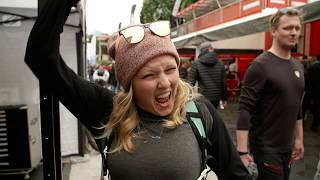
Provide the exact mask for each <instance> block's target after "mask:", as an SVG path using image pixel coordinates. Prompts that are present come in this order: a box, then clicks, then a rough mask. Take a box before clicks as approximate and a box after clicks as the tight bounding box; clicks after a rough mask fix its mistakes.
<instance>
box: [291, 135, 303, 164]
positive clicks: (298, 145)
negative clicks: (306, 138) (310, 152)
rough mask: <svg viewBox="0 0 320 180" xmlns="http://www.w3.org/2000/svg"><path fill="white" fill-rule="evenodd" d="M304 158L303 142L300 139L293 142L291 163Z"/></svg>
mask: <svg viewBox="0 0 320 180" xmlns="http://www.w3.org/2000/svg"><path fill="white" fill-rule="evenodd" d="M303 156H304V145H303V141H302V140H300V139H296V140H295V144H294V149H293V152H292V155H291V163H293V162H295V161H297V160H299V159H302V158H303Z"/></svg>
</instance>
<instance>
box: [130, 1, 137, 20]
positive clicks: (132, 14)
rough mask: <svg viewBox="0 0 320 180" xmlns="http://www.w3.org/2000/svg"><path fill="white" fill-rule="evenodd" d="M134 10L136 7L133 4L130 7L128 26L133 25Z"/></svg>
mask: <svg viewBox="0 0 320 180" xmlns="http://www.w3.org/2000/svg"><path fill="white" fill-rule="evenodd" d="M135 10H136V5H135V4H133V5H132V7H131V15H130V24H134V11H135Z"/></svg>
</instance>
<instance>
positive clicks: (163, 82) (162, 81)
mask: <svg viewBox="0 0 320 180" xmlns="http://www.w3.org/2000/svg"><path fill="white" fill-rule="evenodd" d="M167 87H170V81H169V77H168V76H167V75H165V74H162V75H160V77H159V81H158V88H167Z"/></svg>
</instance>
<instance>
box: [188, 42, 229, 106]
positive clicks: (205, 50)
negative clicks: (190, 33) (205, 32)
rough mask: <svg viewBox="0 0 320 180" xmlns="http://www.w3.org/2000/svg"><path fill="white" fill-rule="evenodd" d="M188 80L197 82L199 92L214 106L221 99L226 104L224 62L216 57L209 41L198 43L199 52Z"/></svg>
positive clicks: (192, 82)
mask: <svg viewBox="0 0 320 180" xmlns="http://www.w3.org/2000/svg"><path fill="white" fill-rule="evenodd" d="M189 82H190V83H191V84H192V85H195V84H196V82H198V85H199V88H200V89H199V92H200V93H201V94H203V95H204V96H205V97H206V98H207V99H209V100H210V102H211V103H212V104H213V105H214V107H215V108H217V107H218V105H219V102H220V100H222V102H223V105H224V107H225V106H226V105H227V79H226V72H225V69H224V63H223V62H222V61H220V60H219V59H218V58H217V55H216V53H215V52H214V49H213V47H212V44H211V43H210V42H204V43H202V44H201V45H200V54H199V57H198V60H196V61H195V62H194V63H193V64H192V66H191V70H190V72H189Z"/></svg>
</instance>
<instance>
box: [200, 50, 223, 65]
mask: <svg viewBox="0 0 320 180" xmlns="http://www.w3.org/2000/svg"><path fill="white" fill-rule="evenodd" d="M198 61H199V62H200V63H201V64H204V65H208V66H213V65H215V64H217V62H218V61H219V60H218V58H217V54H216V53H215V52H213V51H212V52H208V53H200V55H199V60H198Z"/></svg>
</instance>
